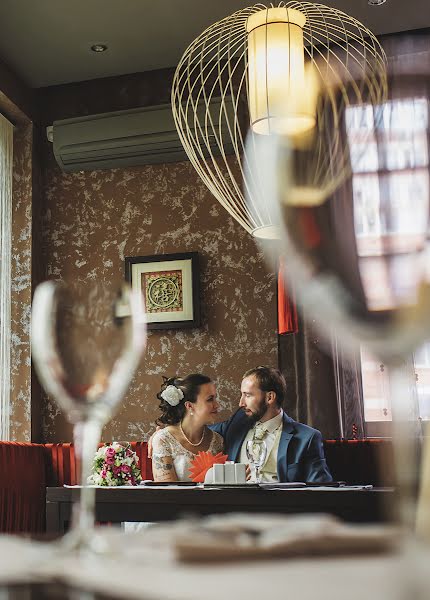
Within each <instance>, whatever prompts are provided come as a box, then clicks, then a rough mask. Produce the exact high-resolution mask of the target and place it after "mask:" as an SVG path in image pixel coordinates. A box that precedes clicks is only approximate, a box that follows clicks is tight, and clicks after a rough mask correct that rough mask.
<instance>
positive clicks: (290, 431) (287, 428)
mask: <svg viewBox="0 0 430 600" xmlns="http://www.w3.org/2000/svg"><path fill="white" fill-rule="evenodd" d="M294 431H295V428H294V421H293V419H292V418H291V417H289V416H288V415H287V414H285V413H284V415H283V425H282V433H281V439H280V440H279V446H278V458H277V465H278V478H279V481H284V482H285V481H288V477H287V467H288V464H287V458H288V456H287V455H288V445H289V443H290V441H291V438H292V437H293V435H294Z"/></svg>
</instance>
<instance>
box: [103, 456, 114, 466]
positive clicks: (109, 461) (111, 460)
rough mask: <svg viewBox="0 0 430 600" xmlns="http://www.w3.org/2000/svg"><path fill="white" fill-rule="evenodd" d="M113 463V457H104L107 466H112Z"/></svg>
mask: <svg viewBox="0 0 430 600" xmlns="http://www.w3.org/2000/svg"><path fill="white" fill-rule="evenodd" d="M114 462H115V459H114V457H113V456H106V460H105V463H106V464H107V465H113V463H114Z"/></svg>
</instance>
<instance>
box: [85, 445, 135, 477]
mask: <svg viewBox="0 0 430 600" xmlns="http://www.w3.org/2000/svg"><path fill="white" fill-rule="evenodd" d="M138 462H139V457H138V456H137V455H136V452H133V450H132V449H131V447H130V445H127V446H121V444H118V443H117V442H114V443H113V444H106V445H105V446H102V447H101V448H99V449H98V450H97V452H96V454H95V456H94V460H93V467H92V475H90V476H89V477H88V483H89V484H92V485H102V486H115V485H138V484H139V483H140V482H141V481H142V476H141V474H140V469H139V467H138Z"/></svg>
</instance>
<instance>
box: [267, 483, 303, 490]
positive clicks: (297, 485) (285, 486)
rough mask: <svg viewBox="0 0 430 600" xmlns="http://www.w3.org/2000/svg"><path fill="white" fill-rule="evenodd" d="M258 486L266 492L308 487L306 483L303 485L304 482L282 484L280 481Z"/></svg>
mask: <svg viewBox="0 0 430 600" xmlns="http://www.w3.org/2000/svg"><path fill="white" fill-rule="evenodd" d="M258 485H259V486H260V487H261V488H263V489H265V490H271V489H276V490H283V489H291V488H305V487H306V483H303V482H302V481H287V482H283V483H281V482H279V481H269V482H267V483H259V484H258Z"/></svg>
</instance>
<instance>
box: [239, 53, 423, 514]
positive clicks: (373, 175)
mask: <svg viewBox="0 0 430 600" xmlns="http://www.w3.org/2000/svg"><path fill="white" fill-rule="evenodd" d="M429 79H430V78H429V76H428V74H426V73H425V72H423V73H420V72H413V73H412V72H411V68H410V65H409V68H408V71H407V72H406V70H405V72H400V73H399V72H396V73H391V74H390V77H389V81H388V97H387V99H386V100H384V102H381V103H378V104H376V103H372V102H371V101H370V100H371V99H370V98H369V103H368V104H366V103H363V104H362V105H356V106H354V105H353V104H351V105H350V106H348V107H347V108H346V110H345V113H344V115H343V122H342V126H341V127H340V128H339V130H340V131H341V135H340V137H339V143H340V144H341V146H342V149H343V150H342V154H343V155H345V150H346V151H347V152H348V157H349V158H348V160H349V162H350V173H351V177H349V178H348V179H347V180H346V181H345V182H344V183H343V184H342V185H340V186H339V187H337V189H335V190H328V188H326V189H324V188H323V187H320V188H319V189H318V188H317V186H316V185H315V183H314V182H316V181H318V177H320V176H321V174H320V175H318V172H317V169H318V168H319V167H318V165H319V164H320V161H319V159H318V157H319V155H320V153H321V152H322V151H323V149H324V145H325V138H327V139H329V137H330V120H327V121H326V125H325V126H322V127H318V124H317V126H316V127H315V128H314V130H313V132H311V134H310V135H309V136H308V137H307V138H306V139H301V140H300V141H299V143H297V141H296V140H294V138H292V137H291V136H290V137H288V136H286V135H277V136H276V135H273V136H270V137H268V136H266V137H263V136H260V138H259V139H257V140H256V139H255V136H254V139H253V140H252V143H250V144H248V147H247V152H248V160H249V163H250V167H249V168H250V169H253V168H254V167H255V165H257V164H258V171H259V173H261V174H262V180H263V185H261V186H260V187H261V188H262V189H264V190H265V194H264V195H260V196H259V202H260V203H261V205H262V206H264V208H265V210H267V211H269V212H270V217H271V220H272V222H273V223H277V224H279V234H280V235H279V237H280V241H279V244H273V243H267V242H266V243H265V242H264V241H261V242H260V244H261V247H262V249H263V251H264V252H265V253H266V255H267V256H268V257H269V258H270V262H271V263H272V264H273V259H274V255H275V256H278V257H279V254H281V253H282V254H283V255H284V256H285V265H286V275H287V278H288V280H289V282H290V283H291V285H292V286H293V288H294V290H295V292H296V296H297V300H298V303H299V305H300V306H302V307H303V308H305V309H306V311H307V313H308V314H309V315H311V316H312V318H313V319H315V322H316V323H317V325H318V327H319V329H320V331H322V332H323V333H324V334H325V336H326V339H330V337H331V335H332V334H333V332H335V334H336V338H337V340H338V341H339V342H340V344H342V346H343V348H345V349H349V350H351V351H354V350H356V348H357V344H358V343H364V344H365V345H366V346H367V347H368V348H369V349H370V350H371V352H372V353H373V354H374V355H376V356H378V357H379V358H380V359H381V360H382V361H383V362H384V363H385V364H387V365H388V366H389V367H390V369H391V371H392V377H391V384H392V385H391V400H392V407H393V416H394V423H395V425H396V433H395V436H394V437H395V442H396V444H395V451H396V463H397V477H398V481H399V484H400V488H401V490H402V494H403V501H402V503H401V510H402V518H403V522H404V523H407V524H408V525H409V526H412V524H413V523H414V520H415V506H416V505H415V500H416V496H415V494H416V490H417V485H418V476H417V472H418V469H417V451H418V448H417V446H416V445H415V443H414V440H416V439H417V438H416V436H415V437H414V431H413V428H414V425H415V424H414V423H412V421H411V419H410V418H409V415H408V402H407V399H408V398H407V397H408V395H409V394H410V386H409V384H408V382H407V381H406V379H405V376H404V371H403V370H402V365H403V364H404V362H405V360H406V359H407V358H408V357H409V356H410V354H411V353H412V352H413V351H414V350H415V349H416V348H417V347H418V346H420V345H421V344H422V343H423V342H424V341H425V340H426V339H428V338H429V336H430V262H429V258H430V257H429V139H430V138H429V134H430V130H429V121H430V117H429V94H430V81H429ZM321 93H322V94H323V93H324V92H323V90H322V91H321ZM318 116H319V117H320V116H321V114H319V115H318ZM333 161H336V155H335V153H334V154H333ZM253 165H254V166H253ZM325 168H326V169H328V173H329V172H330V168H331V165H330V164H328V165H326V167H325ZM333 170H334V171H336V165H335V163H333ZM317 175H318V176H317ZM312 176H313V179H312ZM309 183H310V185H309ZM327 190H328V191H327ZM254 202H255V198H254ZM249 209H250V210H252V204H250V205H249Z"/></svg>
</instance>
